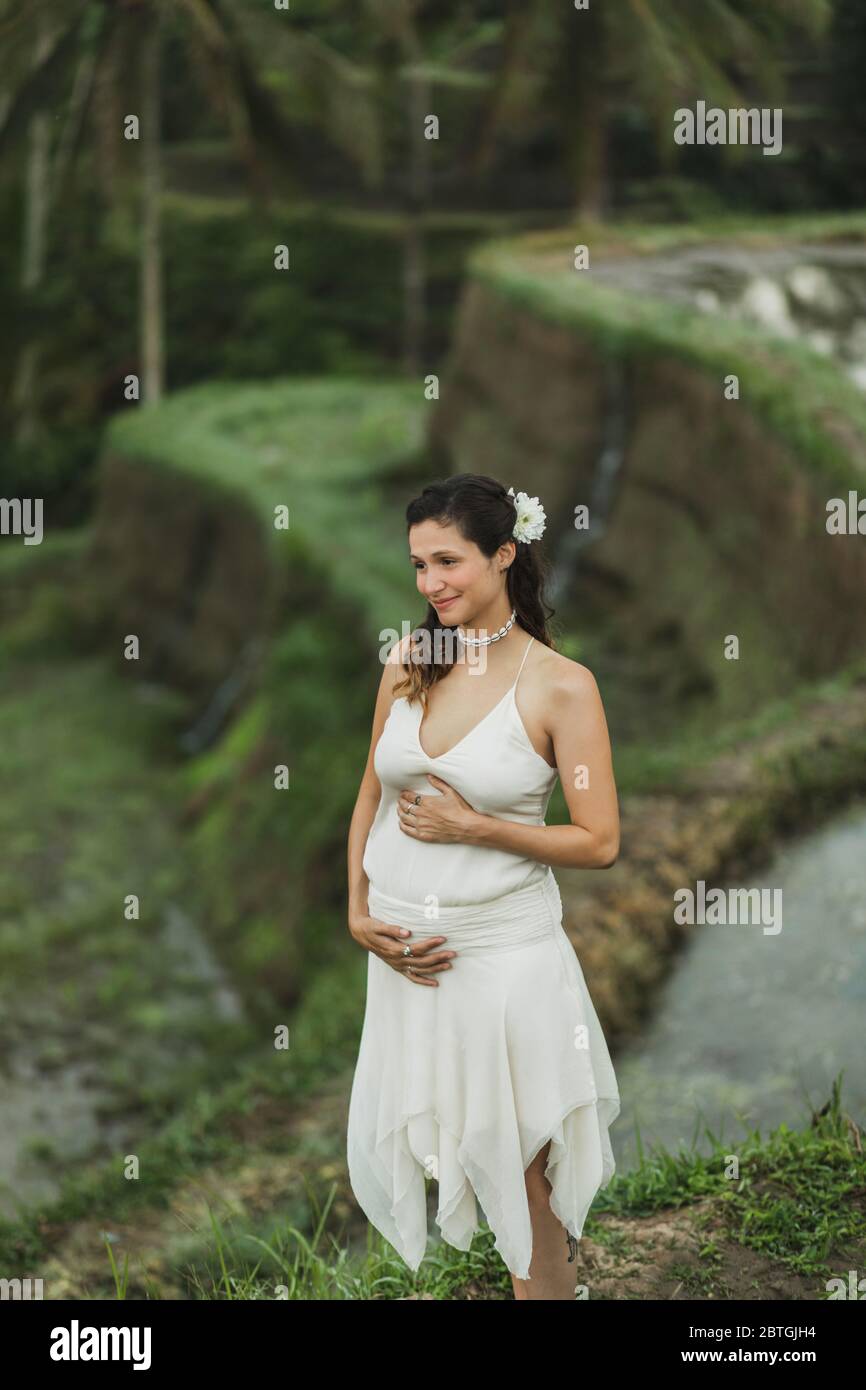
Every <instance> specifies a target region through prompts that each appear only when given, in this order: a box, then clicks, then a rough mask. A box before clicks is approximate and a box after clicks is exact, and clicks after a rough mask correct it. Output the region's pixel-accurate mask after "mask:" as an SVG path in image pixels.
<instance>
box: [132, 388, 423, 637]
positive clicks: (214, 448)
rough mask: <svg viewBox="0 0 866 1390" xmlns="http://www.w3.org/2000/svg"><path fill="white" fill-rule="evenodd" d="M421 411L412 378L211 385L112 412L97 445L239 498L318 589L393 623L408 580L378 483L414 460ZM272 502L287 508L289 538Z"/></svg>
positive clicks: (402, 545) (403, 552) (401, 543)
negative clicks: (316, 571) (315, 579)
mask: <svg viewBox="0 0 866 1390" xmlns="http://www.w3.org/2000/svg"><path fill="white" fill-rule="evenodd" d="M429 408H430V407H429V405H427V404H426V403H425V402H424V399H423V390H422V388H421V387H420V386H419V385H417V384H414V383H412V384H407V383H397V384H388V385H379V384H377V383H371V382H365V381H355V380H334V379H327V380H318V379H315V380H312V379H299V380H298V379H293V380H291V381H286V382H268V383H265V384H263V385H258V384H256V385H249V384H245V383H226V382H213V383H207V384H205V385H203V386H198V387H194V388H192V389H190V390H188V391H184V392H181V393H179V394H178V395H176V396H174V397H169V398H168V399H167V400H165V401H164V402H162V403H161V404H160V405H159V406H157V407H142V408H141V409H139V410H136V411H129V412H125V413H123V414H121V415H118V416H115V417H114V419H113V420H112V422H111V424H110V426H109V429H108V431H107V434H106V447H107V448H108V449H110V450H116V451H117V452H119V453H121V454H123V455H125V456H127V457H129V458H133V459H139V460H141V462H142V463H143V464H148V465H151V466H156V467H164V468H169V469H174V470H177V471H179V472H182V473H185V474H187V475H189V476H193V477H195V478H196V479H197V480H198V481H199V482H200V483H201V485H202V487H203V488H204V489H206V490H210V489H212V488H216V489H219V490H220V491H221V493H222V494H223V495H224V496H226V497H228V498H229V499H232V498H233V499H234V500H235V502H236V503H240V502H246V503H248V504H249V505H251V506H252V507H253V508H254V509H255V511H256V513H257V515H258V516H259V517H260V518H261V519H262V521H263V523H264V525H265V527H266V532H267V534H268V536H269V537H270V538H271V539H272V541H273V544H274V546H275V547H279V546H282V548H283V550H284V552H289V553H295V554H296V553H298V551H300V554H301V556H302V557H303V556H304V555H306V556H308V557H309V561H310V562H311V563H312V564H313V565H315V564H320V565H322V566H324V573H325V574H326V575H327V579H326V580H325V581H323V582H326V583H327V584H328V586H329V587H330V588H331V589H332V590H333V591H334V592H335V593H337V594H339V595H340V596H341V597H342V598H344V599H345V600H346V601H347V602H349V603H351V604H352V605H353V606H355V607H357V609H358V610H359V612H361V613H366V614H368V615H370V616H371V617H374V615H378V620H379V621H380V622H382V621H385V619H386V617H387V615H388V614H389V613H390V614H391V615H392V618H391V621H393V613H394V611H395V600H399V599H400V597H402V598H403V600H404V602H408V601H409V600H410V598H411V595H412V594H413V592H414V576H413V574H412V571H411V567H410V565H409V562H408V548H407V544H406V537H405V534H404V533H400V532H399V531H395V528H394V525H393V521H394V509H393V507H391V506H390V505H389V504H388V502H387V501H386V497H385V488H386V487H387V484H388V479H389V477H390V475H391V474H392V473H393V472H394V471H395V470H397V469H401V470H402V469H405V468H406V466H407V464H411V462H412V461H413V460H417V459H418V458H419V456H420V455H421V454H422V452H423V449H424V441H425V427H426V423H427V411H428V409H429ZM276 507H287V508H288V509H289V530H288V531H287V532H285V531H283V532H281V531H279V530H277V529H276V528H275V526H274V516H275V511H274V509H275V508H276ZM417 604H418V601H417V598H416V599H415V600H414V603H413V607H417Z"/></svg>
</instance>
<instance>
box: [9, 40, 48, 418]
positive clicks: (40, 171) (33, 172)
mask: <svg viewBox="0 0 866 1390" xmlns="http://www.w3.org/2000/svg"><path fill="white" fill-rule="evenodd" d="M50 46H51V32H50V28H49V26H48V25H47V24H45V23H44V22H43V26H42V28H41V31H40V34H39V38H38V40H37V44H36V50H35V53H34V64H38V63H40V62H41V61H42V59H43V58H44V57H45V55H46V53H47V52H48V49H49V48H50ZM50 149H51V122H50V119H49V116H48V113H47V112H46V111H38V112H37V113H36V114H35V115H34V116H33V117H32V119H31V121H30V129H29V132H28V147H27V172H26V175H25V178H26V186H25V194H24V239H23V248H22V257H21V288H22V290H23V291H24V294H25V297H27V296H30V295H31V294H32V292H33V291H34V290H36V289H37V288H38V286H39V285H40V284H41V283H42V279H43V276H44V274H45V238H46V233H47V226H48V199H49V176H50V163H49V154H50ZM41 351H42V347H41V343H40V342H39V338H38V336H37V335H36V334H31V335H30V336H29V337H28V338H27V341H26V342H25V343H24V346H23V347H22V349H21V354H20V356H19V358H18V364H17V368H16V372H15V378H14V381H13V384H12V409H13V414H14V416H15V440H16V443H18V444H24V445H27V444H32V443H33V442H34V440H35V439H36V438H37V436H38V434H39V431H40V419H39V400H38V381H39V358H40V355H41Z"/></svg>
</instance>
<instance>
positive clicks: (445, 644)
mask: <svg viewBox="0 0 866 1390" xmlns="http://www.w3.org/2000/svg"><path fill="white" fill-rule="evenodd" d="M406 519H407V522H408V539H409V552H410V559H411V562H412V564H413V565H414V566H415V569H416V571H417V584H418V589H419V592H420V593H421V594H423V596H424V598H425V599H426V600H427V603H428V608H427V614H426V617H425V619H424V622H423V623H422V624H421V626H420V628H417V629H415V631H414V633H411V634H409V636H408V637H406V638H404V639H403V641H402V642H401V643H400V644H399V645H397V646H395V647H394V648H393V649H392V650H391V652H390V653H389V655H388V658H387V660H386V661H385V662H384V669H383V673H382V680H381V683H380V686H379V694H378V698H377V701H376V709H375V714H374V718H373V733H372V740H371V743H370V753H369V757H368V760H367V766H366V769H365V771H364V776H363V779H362V782H361V787H360V791H359V793H358V799H357V803H356V805H355V810H354V814H353V816H352V823H351V828H350V831H349V844H348V869H349V929H350V931H351V934H352V936H353V938H354V939H355V941H357V942H358V943H359V945H361V946H363V947H364V948H365V949H366V950H367V951H368V952H369V955H368V962H367V1005H366V1012H365V1016H364V1026H363V1031H362V1034H361V1043H360V1050H359V1055H358V1061H357V1066H356V1069H355V1075H354V1080H353V1084H352V1094H351V1100H350V1105H349V1123H348V1134H347V1156H348V1164H349V1177H350V1181H351V1184H352V1190H353V1192H354V1194H355V1196H356V1198H357V1200H358V1202H359V1204H360V1206H361V1207H362V1208H363V1210H364V1212H365V1213H366V1215H367V1217H368V1219H369V1220H370V1221H371V1222H372V1224H373V1225H374V1226H375V1227H376V1228H377V1229H378V1230H379V1231H380V1232H381V1233H382V1234H383V1235H384V1236H385V1237H386V1239H387V1240H388V1241H389V1242H390V1243H391V1244H392V1245H393V1246H394V1248H395V1249H396V1250H397V1251H398V1252H399V1254H400V1256H401V1257H402V1258H403V1260H404V1261H405V1262H406V1264H408V1265H409V1266H410V1268H411V1269H413V1270H416V1269H417V1268H418V1266H419V1265H420V1263H421V1260H422V1259H423V1257H424V1253H425V1250H426V1245H427V1183H426V1180H427V1179H434V1180H435V1181H436V1182H437V1183H438V1210H437V1214H436V1222H437V1225H438V1226H439V1229H440V1231H441V1233H442V1237H443V1239H444V1240H445V1241H447V1242H448V1243H449V1244H450V1245H453V1246H456V1247H457V1248H458V1249H460V1250H468V1249H469V1246H470V1244H471V1241H472V1236H473V1234H474V1232H475V1231H476V1230H477V1229H478V1228H479V1222H478V1209H477V1205H476V1198H477V1201H478V1202H480V1204H481V1206H482V1208H483V1211H484V1215H485V1217H486V1219H487V1223H488V1225H489V1227H490V1229H491V1231H492V1232H493V1235H494V1237H495V1245H496V1249H497V1251H498V1252H499V1254H500V1255H501V1257H502V1259H503V1261H504V1263H505V1265H506V1267H507V1269H508V1270H509V1272H510V1274H511V1279H512V1284H513V1287H514V1296H515V1298H517V1299H573V1298H574V1296H575V1288H576V1282H577V1277H578V1276H577V1273H576V1269H577V1262H576V1260H575V1254H576V1250H577V1242H578V1241H579V1239H580V1237H581V1234H582V1232H583V1225H584V1221H585V1218H586V1214H587V1212H588V1210H589V1207H590V1205H591V1203H592V1200H593V1197H594V1196H595V1194H596V1192H597V1191H598V1189H599V1188H600V1187H605V1186H606V1185H607V1184H608V1183H609V1182H610V1179H611V1177H612V1176H613V1172H614V1159H613V1154H612V1151H611V1146H610V1139H609V1136H608V1127H609V1126H610V1125H611V1124H612V1123H613V1121H614V1120H615V1119H616V1116H617V1115H618V1114H619V1108H620V1101H619V1092H618V1089H617V1083H616V1077H615V1075H614V1071H613V1067H612V1065H611V1060H610V1056H609V1053H608V1049H607V1045H606V1043H605V1039H604V1035H603V1033H602V1030H601V1027H600V1025H599V1022H598V1018H597V1016H596V1012H595V1009H594V1007H593V1004H592V1000H591V998H590V996H589V993H588V991H587V988H586V984H585V981H584V978H583V972H582V970H581V967H580V964H579V962H578V959H577V956H576V955H575V953H574V949H573V947H572V946H571V943H570V942H569V940H568V937H567V936H566V934H565V932H564V930H563V927H562V904H561V900H560V896H559V889H558V886H557V883H556V879H555V877H554V875H553V870H552V868H551V866H552V865H562V866H563V867H569V868H586V869H602V868H607V867H609V866H610V865H611V864H612V863H613V862H614V860H615V859H616V857H617V854H618V851H619V814H618V809H617V797H616V787H615V785H614V779H613V770H612V766H611V752H610V741H609V738H608V731H607V724H606V721H605V717H604V711H603V708H602V704H601V699H600V697H599V693H598V687H597V685H596V682H595V679H594V677H593V676H592V674H591V673H590V672H589V671H588V670H587V669H586V667H584V666H580V665H578V664H577V663H576V662H574V661H570V660H568V658H566V657H564V656H562V655H561V654H560V653H558V652H556V651H555V650H554V649H553V646H552V643H551V639H550V637H549V636H548V633H547V629H546V616H545V605H544V601H543V594H542V569H541V563H540V561H539V558H538V556H537V553H536V552H537V550H538V546H537V544H536V542H537V540H538V538H539V536H540V535H541V533H542V531H543V530H544V521H545V518H544V512H543V510H542V508H541V507H540V506H539V504H538V500H537V499H536V498H531V499H530V498H528V497H526V495H525V494H524V493H518V494H517V496H516V497H515V496H514V492H513V489H508V490H506V489H505V487H503V485H502V484H501V483H499V482H497V481H496V480H495V479H493V478H489V477H484V476H478V475H474V474H461V475H459V476H457V477H453V478H449V479H447V480H445V481H443V482H439V483H435V484H433V485H432V486H430V487H426V488H425V489H424V491H423V492H422V494H421V496H420V497H418V498H416V499H415V501H413V502H411V503H410V504H409V507H408V508H407V511H406ZM557 774H558V775H559V777H560V780H561V783H562V788H563V793H564V796H565V800H566V804H567V806H568V810H569V815H570V820H571V823H570V824H569V825H552V826H548V825H545V823H544V816H545V812H546V810H547V806H548V802H549V800H550V795H551V792H552V790H553V785H554V782H555V781H556V777H557Z"/></svg>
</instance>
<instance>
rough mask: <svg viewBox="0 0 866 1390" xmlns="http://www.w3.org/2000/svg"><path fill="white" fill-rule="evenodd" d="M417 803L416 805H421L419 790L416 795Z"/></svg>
mask: <svg viewBox="0 0 866 1390" xmlns="http://www.w3.org/2000/svg"><path fill="white" fill-rule="evenodd" d="M415 805H416V806H420V805H421V793H420V792H419V793H418V795H417V796H416V797H415Z"/></svg>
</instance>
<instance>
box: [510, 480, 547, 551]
mask: <svg viewBox="0 0 866 1390" xmlns="http://www.w3.org/2000/svg"><path fill="white" fill-rule="evenodd" d="M508 496H509V497H514V505H515V507H516V508H517V520H516V521H515V523H514V530H513V531H512V533H511V534H512V536H513V537H514V539H515V540H516V541H537V540H538V538H539V536H542V535H543V534H544V528H545V526H546V525H547V517H546V515H545V511H544V508H543V507H542V505H541V503H540V502H539V500H538V498H537V497H528V496H527V495H526V493H525V492H518V493H517V495H516V496H515V494H514V488H513V487H510V488H509V489H508Z"/></svg>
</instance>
